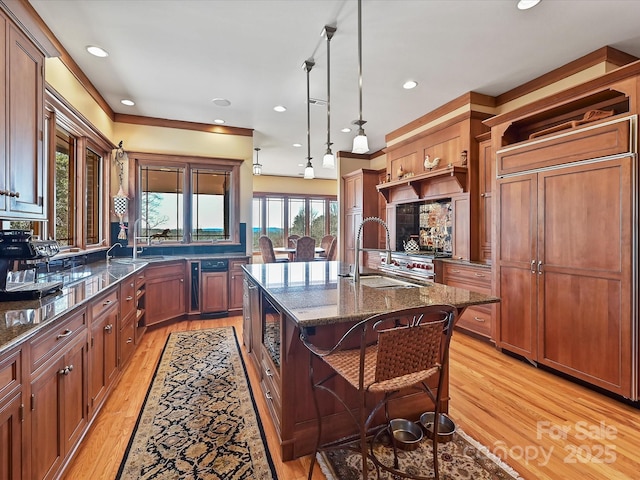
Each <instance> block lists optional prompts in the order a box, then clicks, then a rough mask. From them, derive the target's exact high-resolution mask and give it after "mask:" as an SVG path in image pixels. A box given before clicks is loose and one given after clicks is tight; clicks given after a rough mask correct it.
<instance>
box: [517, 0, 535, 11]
mask: <svg viewBox="0 0 640 480" xmlns="http://www.w3.org/2000/svg"><path fill="white" fill-rule="evenodd" d="M539 3H540V0H518V10H529V9H530V8H533V7H535V6H536V5H537V4H539Z"/></svg>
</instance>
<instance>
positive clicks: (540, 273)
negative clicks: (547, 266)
mask: <svg viewBox="0 0 640 480" xmlns="http://www.w3.org/2000/svg"><path fill="white" fill-rule="evenodd" d="M538 275H542V260H540V261H538Z"/></svg>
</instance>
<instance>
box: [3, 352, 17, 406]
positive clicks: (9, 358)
mask: <svg viewBox="0 0 640 480" xmlns="http://www.w3.org/2000/svg"><path fill="white" fill-rule="evenodd" d="M21 384H22V350H20V349H18V350H14V351H11V352H9V353H7V354H5V355H3V356H2V359H0V400H2V398H3V397H5V396H6V395H8V394H9V393H11V392H12V391H13V390H14V389H15V388H18V387H19V386H20V385H21ZM0 403H1V402H0Z"/></svg>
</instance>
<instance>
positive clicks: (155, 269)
mask: <svg viewBox="0 0 640 480" xmlns="http://www.w3.org/2000/svg"><path fill="white" fill-rule="evenodd" d="M145 276H146V281H145V285H146V287H145V290H146V292H145V307H146V311H145V322H146V325H147V326H149V325H155V324H157V323H161V322H164V321H166V320H171V319H174V318H177V317H180V316H182V315H184V314H185V313H186V302H185V298H186V292H185V288H186V287H185V262H183V261H179V262H168V263H162V264H159V265H148V266H147V267H146V271H145Z"/></svg>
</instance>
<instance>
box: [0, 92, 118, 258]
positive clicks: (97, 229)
mask: <svg viewBox="0 0 640 480" xmlns="http://www.w3.org/2000/svg"><path fill="white" fill-rule="evenodd" d="M111 148H112V145H111V144H110V143H109V142H108V141H107V140H106V139H104V138H103V137H102V136H101V135H100V134H99V133H97V132H95V131H94V130H93V129H92V128H91V127H90V126H88V125H87V124H85V123H84V122H83V121H82V120H81V119H80V117H79V116H78V115H77V114H76V113H75V112H74V111H73V110H71V109H70V108H69V107H68V106H67V105H66V104H64V103H62V102H61V101H60V100H58V99H57V98H56V97H55V96H54V94H52V93H51V92H49V91H46V110H45V149H44V151H45V155H46V158H47V164H48V171H49V175H48V177H49V187H48V189H47V190H48V199H47V200H48V202H47V205H48V207H47V208H48V211H47V218H48V219H49V221H44V222H30V221H20V222H11V224H10V228H20V229H26V230H33V232H34V233H35V234H36V235H38V236H40V237H41V238H47V239H55V240H57V241H58V243H59V244H60V247H61V248H62V250H64V249H70V248H81V249H88V248H92V247H99V246H102V245H104V244H105V242H106V241H108V235H109V233H108V232H109V229H108V223H107V222H108V218H107V215H106V213H107V210H108V206H107V205H108V203H107V202H108V192H109V182H108V175H107V172H106V171H105V169H106V168H107V167H108V165H107V162H104V158H105V157H107V158H108V156H109V152H110V151H111Z"/></svg>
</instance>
